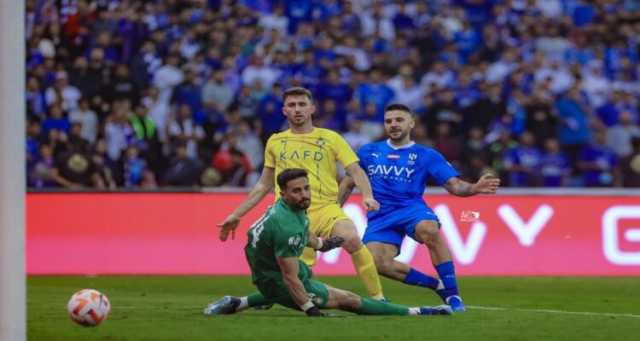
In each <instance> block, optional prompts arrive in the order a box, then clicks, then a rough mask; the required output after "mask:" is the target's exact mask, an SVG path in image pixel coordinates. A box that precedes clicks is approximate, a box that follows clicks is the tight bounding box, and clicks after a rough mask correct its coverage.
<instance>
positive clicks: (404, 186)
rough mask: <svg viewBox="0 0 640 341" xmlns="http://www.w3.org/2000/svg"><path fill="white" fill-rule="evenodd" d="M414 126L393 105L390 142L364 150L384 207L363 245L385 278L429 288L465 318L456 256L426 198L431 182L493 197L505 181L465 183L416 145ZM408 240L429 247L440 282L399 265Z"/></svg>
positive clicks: (344, 186)
mask: <svg viewBox="0 0 640 341" xmlns="http://www.w3.org/2000/svg"><path fill="white" fill-rule="evenodd" d="M414 126H415V121H414V117H413V114H412V113H411V110H410V109H409V108H408V107H407V106H405V105H402V104H392V105H389V106H388V107H387V108H386V109H385V114H384V129H385V133H386V134H387V137H388V139H387V140H386V141H382V142H376V143H370V144H367V145H364V146H362V147H361V148H360V150H359V151H358V157H359V158H360V165H361V167H362V168H363V169H364V170H365V171H366V172H367V174H368V176H369V181H370V182H371V187H372V189H373V196H374V198H375V199H376V200H377V201H378V202H379V203H380V210H379V211H376V212H369V213H368V215H367V217H368V225H367V229H366V231H365V233H364V236H363V242H364V243H365V244H366V245H367V248H369V250H370V251H371V254H372V255H373V257H374V260H375V263H376V267H377V269H378V272H379V273H380V274H381V275H383V276H385V277H388V278H391V279H394V280H397V281H401V282H403V283H406V284H409V285H416V286H421V287H426V288H430V289H432V290H434V291H436V292H437V293H438V295H439V296H440V297H441V298H442V300H443V301H444V302H445V303H447V304H449V305H450V306H451V308H452V309H453V310H454V311H457V312H461V311H464V310H465V307H464V303H463V301H462V298H461V297H460V294H459V292H458V285H457V281H456V276H455V269H454V265H453V262H452V261H451V254H450V253H449V248H448V247H447V244H446V242H445V240H444V238H443V237H442V236H441V235H440V222H439V221H438V217H437V216H436V215H435V213H434V212H433V211H432V210H431V209H430V208H429V207H428V206H427V204H426V203H425V202H424V200H423V198H422V195H423V193H424V190H425V188H426V185H427V181H428V180H429V179H433V180H435V182H436V183H438V184H439V185H442V186H443V187H444V188H445V189H446V190H447V191H448V192H449V193H451V194H453V195H456V196H460V197H467V196H471V195H475V194H494V193H495V192H496V190H497V189H498V186H500V179H497V178H495V177H494V176H493V175H491V174H486V175H484V176H482V177H481V178H480V179H479V180H478V182H476V183H469V182H466V181H463V180H461V179H460V178H459V177H458V175H459V174H458V172H457V171H456V170H455V169H454V168H453V167H452V166H451V164H450V163H449V162H447V160H445V158H444V157H443V156H442V154H440V153H439V152H438V151H437V150H435V149H433V148H429V147H426V146H422V145H419V144H416V143H415V142H413V141H412V140H411V130H412V129H413V127H414ZM353 187H354V183H353V180H352V179H351V178H349V177H345V178H344V179H343V180H342V182H341V183H340V192H339V196H338V199H339V202H340V204H344V202H345V201H346V200H347V197H348V196H349V194H350V193H351V191H352V190H353ZM406 235H408V236H409V237H411V238H413V239H414V240H415V241H417V242H419V243H422V244H425V245H426V246H427V248H428V249H429V252H430V255H431V261H432V262H433V265H434V267H435V269H436V271H437V272H438V276H439V279H438V278H435V277H431V276H428V275H426V274H424V273H422V272H420V271H418V270H416V269H414V268H411V267H410V266H409V265H407V264H404V263H401V262H398V261H396V260H394V258H395V257H396V256H397V255H398V253H399V251H400V246H401V244H402V240H403V238H404V236H406Z"/></svg>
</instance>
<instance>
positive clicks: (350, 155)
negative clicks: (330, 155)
mask: <svg viewBox="0 0 640 341" xmlns="http://www.w3.org/2000/svg"><path fill="white" fill-rule="evenodd" d="M333 138H334V140H335V141H334V142H335V144H334V145H335V153H336V159H337V160H338V161H340V163H341V164H342V166H344V167H345V168H347V167H348V166H349V165H351V164H352V163H354V162H358V161H359V159H358V156H357V155H356V153H355V152H354V151H353V149H351V146H349V144H348V143H347V141H345V139H344V138H343V137H342V136H340V135H338V134H334V135H333Z"/></svg>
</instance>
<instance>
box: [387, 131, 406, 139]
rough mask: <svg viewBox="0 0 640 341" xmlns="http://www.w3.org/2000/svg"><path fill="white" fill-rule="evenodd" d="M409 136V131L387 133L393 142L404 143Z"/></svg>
mask: <svg viewBox="0 0 640 341" xmlns="http://www.w3.org/2000/svg"><path fill="white" fill-rule="evenodd" d="M392 134H393V135H392ZM407 135H409V131H402V130H400V131H393V132H391V131H389V132H387V136H388V137H389V139H391V141H402V140H404V139H405V138H406V137H407Z"/></svg>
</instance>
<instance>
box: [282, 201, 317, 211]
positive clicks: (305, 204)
mask: <svg viewBox="0 0 640 341" xmlns="http://www.w3.org/2000/svg"><path fill="white" fill-rule="evenodd" d="M284 200H285V202H286V203H287V204H288V205H289V206H291V207H292V208H294V209H296V210H306V209H307V208H309V206H310V205H311V199H308V198H307V199H303V200H299V201H295V202H289V201H288V200H286V199H284Z"/></svg>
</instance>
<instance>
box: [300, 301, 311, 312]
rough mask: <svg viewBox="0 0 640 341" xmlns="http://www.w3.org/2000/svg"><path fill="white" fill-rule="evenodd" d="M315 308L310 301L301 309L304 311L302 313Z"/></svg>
mask: <svg viewBox="0 0 640 341" xmlns="http://www.w3.org/2000/svg"><path fill="white" fill-rule="evenodd" d="M313 307H315V304H313V302H311V300H308V301H307V303H305V304H303V305H301V306H300V309H302V311H307V310H309V309H311V308H313Z"/></svg>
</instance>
